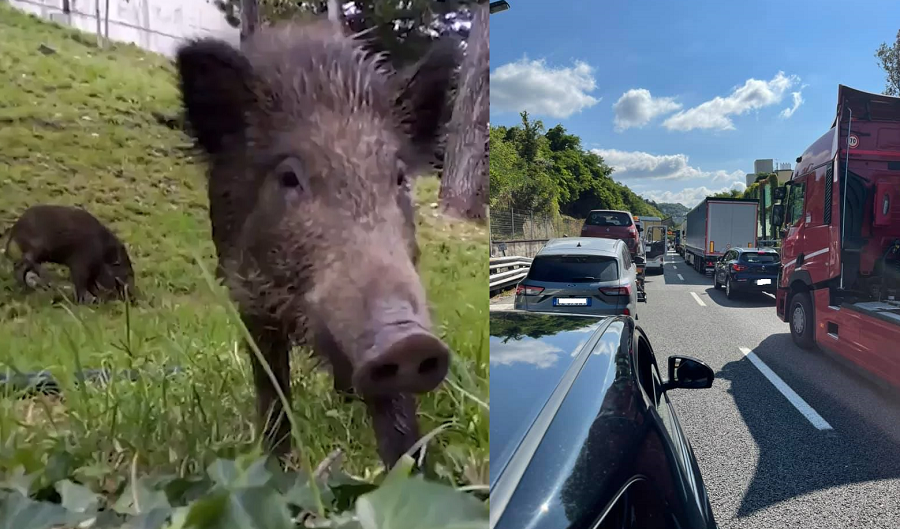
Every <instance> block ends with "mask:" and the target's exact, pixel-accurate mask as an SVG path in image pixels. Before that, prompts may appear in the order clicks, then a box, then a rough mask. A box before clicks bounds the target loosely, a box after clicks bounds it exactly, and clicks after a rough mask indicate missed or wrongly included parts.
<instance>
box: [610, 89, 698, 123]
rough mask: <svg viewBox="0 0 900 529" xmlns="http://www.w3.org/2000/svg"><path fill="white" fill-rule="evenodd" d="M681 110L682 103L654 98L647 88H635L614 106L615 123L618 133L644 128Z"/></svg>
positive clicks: (669, 98) (667, 98)
mask: <svg viewBox="0 0 900 529" xmlns="http://www.w3.org/2000/svg"><path fill="white" fill-rule="evenodd" d="M680 109H681V103H676V102H675V99H673V98H671V97H656V98H654V97H653V96H652V95H650V90H647V89H646V88H633V89H631V90H629V91H627V92H625V93H624V94H622V97H620V98H619V100H618V101H616V103H615V104H614V105H613V111H614V112H615V113H616V117H615V119H614V120H613V121H614V122H615V124H616V131H617V132H621V131H623V130H625V129H628V128H631V127H638V128H640V127H643V126H644V125H646V124H647V123H650V120H652V119H653V118H655V117H656V116H659V115H662V114H669V113H671V112H675V111H676V110H680Z"/></svg>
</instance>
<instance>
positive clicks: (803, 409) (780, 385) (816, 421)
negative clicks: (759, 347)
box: [740, 347, 834, 430]
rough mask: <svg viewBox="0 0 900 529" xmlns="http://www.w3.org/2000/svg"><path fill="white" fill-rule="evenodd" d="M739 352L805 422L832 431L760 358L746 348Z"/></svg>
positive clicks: (826, 422)
mask: <svg viewBox="0 0 900 529" xmlns="http://www.w3.org/2000/svg"><path fill="white" fill-rule="evenodd" d="M740 350H741V352H742V353H744V356H746V357H747V358H748V359H750V361H751V362H753V365H755V366H756V369H759V372H760V373H762V374H763V375H765V377H766V378H768V379H769V382H771V383H772V385H773V386H775V388H776V389H777V390H778V391H780V392H781V394H782V395H784V396H785V398H787V400H788V401H789V402H790V403H791V404H793V405H794V407H795V408H797V411H799V412H800V413H802V414H803V416H804V417H806V420H808V421H809V422H810V423H811V424H812V425H813V426H815V427H816V428H817V429H819V430H833V429H834V428H832V427H831V425H830V424H828V421H826V420H825V419H823V418H822V416H821V415H819V414H818V413H816V410H814V409H812V406H810V405H809V404H807V403H806V401H805V400H803V398H802V397H801V396H800V395H797V393H796V392H795V391H794V390H793V389H791V387H790V386H788V385H787V383H786V382H785V381H784V380H782V379H781V377H779V376H778V375H776V374H775V372H774V371H772V370H771V369H769V366H767V365H766V364H765V362H763V361H762V360H760V358H759V357H758V356H756V353H754V352H753V351H751V350H750V349H748V348H746V347H741V348H740Z"/></svg>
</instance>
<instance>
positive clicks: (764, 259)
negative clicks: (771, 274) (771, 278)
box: [741, 252, 781, 264]
mask: <svg viewBox="0 0 900 529" xmlns="http://www.w3.org/2000/svg"><path fill="white" fill-rule="evenodd" d="M741 261H743V262H745V263H762V264H767V263H777V262H780V261H781V258H780V257H779V256H778V254H777V253H773V252H766V253H745V254H743V255H741Z"/></svg>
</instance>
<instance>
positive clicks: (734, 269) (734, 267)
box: [731, 264, 747, 272]
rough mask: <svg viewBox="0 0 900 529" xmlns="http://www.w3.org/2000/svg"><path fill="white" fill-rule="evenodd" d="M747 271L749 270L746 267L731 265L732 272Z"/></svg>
mask: <svg viewBox="0 0 900 529" xmlns="http://www.w3.org/2000/svg"><path fill="white" fill-rule="evenodd" d="M746 269H747V267H746V266H744V265H739V264H733V265H731V271H732V272H743V271H744V270H746Z"/></svg>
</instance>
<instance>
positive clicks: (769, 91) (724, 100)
mask: <svg viewBox="0 0 900 529" xmlns="http://www.w3.org/2000/svg"><path fill="white" fill-rule="evenodd" d="M799 81H800V78H799V77H797V76H796V75H791V76H785V75H784V72H778V74H777V75H775V77H773V78H772V80H771V81H761V80H759V79H747V81H746V82H745V83H744V85H743V86H740V87H737V88H735V89H734V90H733V91H732V92H731V94H729V95H728V96H726V97H716V98H715V99H712V100H710V101H707V102H705V103H702V104H700V105H698V106H696V107H694V108H690V109H688V110H683V111H681V112H678V113H677V114H675V115H673V116H671V117H669V118H668V119H666V120H665V121H664V122H663V126H664V127H666V128H667V129H669V130H679V131H688V130H693V129H716V130H734V123H733V122H732V121H731V118H730V117H729V116H739V115H741V114H746V113H747V112H749V111H751V110H758V109H761V108H764V107H767V106H771V105H776V104H778V103H781V100H782V99H783V98H784V95H785V93H787V91H788V90H789V89H790V88H792V87H793V86H795V85H796V84H797V83H798V82H799Z"/></svg>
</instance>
